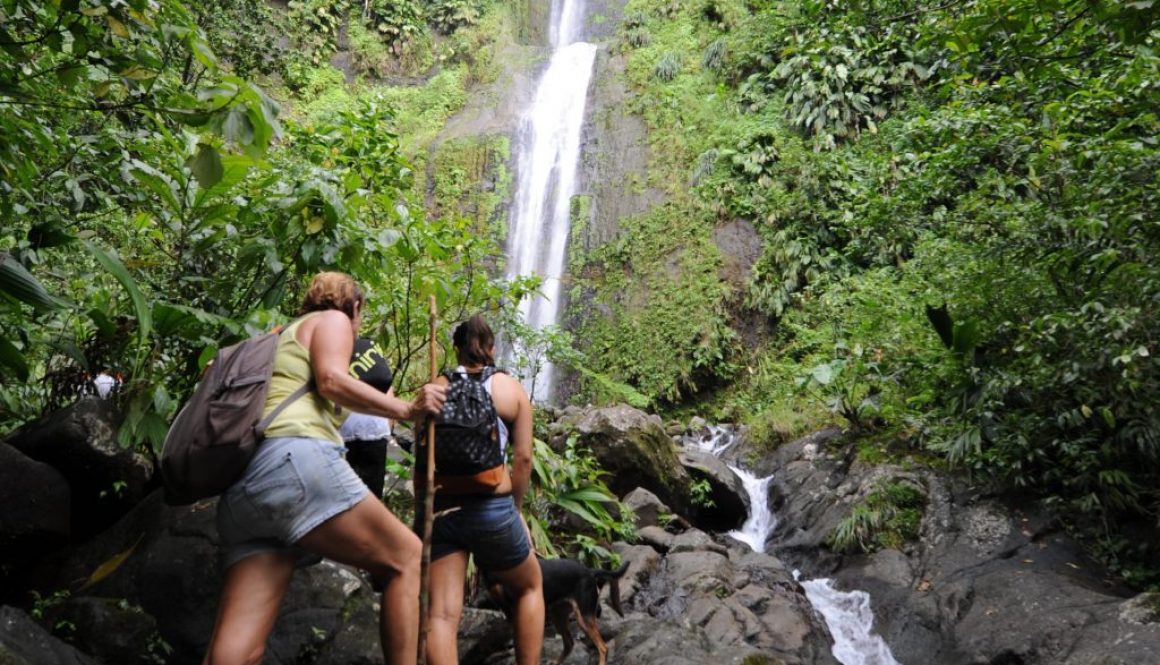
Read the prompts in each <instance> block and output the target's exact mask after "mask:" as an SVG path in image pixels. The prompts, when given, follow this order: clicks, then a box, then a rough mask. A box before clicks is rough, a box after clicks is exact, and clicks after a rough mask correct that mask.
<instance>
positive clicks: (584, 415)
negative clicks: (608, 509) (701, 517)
mask: <svg viewBox="0 0 1160 665" xmlns="http://www.w3.org/2000/svg"><path fill="white" fill-rule="evenodd" d="M566 418H567V419H570V420H569V422H570V424H572V425H573V426H574V427H575V431H576V432H577V433H578V434H579V437H580V439H579V441H580V443H581V444H582V445H585V446H587V447H588V448H589V449H590V450H592V452H593V454H595V456H596V458H597V460H599V462H600V466H602V467H603V468H605V469H608V470H609V471H611V475H610V476H609V477H608V478H607V482H608V486H609V489H611V490H612V491H613V492H614V493H615V494H616V495H617V496H623V495H625V494H626V493H628V492H630V491H632V490H634V489H636V488H637V487H643V488H645V489H647V490H649V491H651V492H653V493H654V494H656V495H657V496H658V497H660V499H661V501H663V502H665V503H666V504H668V505H669V506H671V507H673V509H675V510H676V511H677V512H679V513H682V514H683V513H685V512H686V511H687V509H688V507H689V482H690V480H689V474H688V472H686V471H685V468H684V467H683V466H681V461H680V458H679V457H678V456H677V446H676V445H675V444H674V443H673V440H672V437H670V436H669V435H668V434H665V428H664V424H663V423H662V422H661V419H660V418H659V417H657V416H655V415H649V414H646V413H645V412H643V411H639V410H637V409H634V408H632V407H630V406H623V405H621V406H613V407H607V408H602V409H591V410H587V411H581V412H580V413H578V414H573V415H570V416H566Z"/></svg>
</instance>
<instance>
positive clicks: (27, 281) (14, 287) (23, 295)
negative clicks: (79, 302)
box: [0, 252, 67, 309]
mask: <svg viewBox="0 0 1160 665" xmlns="http://www.w3.org/2000/svg"><path fill="white" fill-rule="evenodd" d="M0 293H6V294H8V295H9V296H11V297H13V298H15V299H16V300H18V301H20V302H23V303H27V304H29V305H32V306H33V307H36V308H38V309H59V308H61V307H64V306H65V305H66V304H67V303H66V302H65V301H63V300H61V299H60V298H56V297H54V296H52V295H50V294H49V293H48V290H47V289H46V288H44V284H41V282H40V280H38V279H36V277H34V276H33V275H32V273H30V272H28V269H26V268H25V267H24V266H23V265H21V264H20V262H19V261H17V260H16V258H15V257H13V256H12V255H11V254H9V253H8V252H0Z"/></svg>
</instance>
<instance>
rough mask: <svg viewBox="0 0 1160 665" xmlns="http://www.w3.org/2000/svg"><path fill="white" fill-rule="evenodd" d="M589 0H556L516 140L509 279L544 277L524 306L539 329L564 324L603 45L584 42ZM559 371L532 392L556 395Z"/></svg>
mask: <svg viewBox="0 0 1160 665" xmlns="http://www.w3.org/2000/svg"><path fill="white" fill-rule="evenodd" d="M583 12H584V0H553V2H552V19H551V20H552V24H551V31H550V34H551V44H552V57H551V60H550V61H549V63H548V68H547V69H546V70H545V71H544V73H543V74H542V75H541V77H540V80H539V83H538V84H537V86H536V94H535V98H534V99H533V101H532V105H531V107H529V108H528V109H527V111H526V112H525V113H524V116H523V119H522V120H521V124H520V129H519V132H518V134H517V138H516V146H515V151H516V155H517V162H516V163H517V182H516V194H515V202H514V204H513V206H512V213H511V219H510V223H509V230H508V247H507V271H506V275H507V277H508V278H509V279H510V278H513V277H516V276H517V275H533V274H534V275H539V276H540V278H541V279H542V280H543V281H542V284H541V287H540V291H541V294H542V295H540V296H537V297H535V298H531V299H528V300H525V301H523V302H522V303H520V314H521V315H522V317H523V319H524V321H525V322H526V323H528V324H529V325H530V326H531V327H532V328H535V329H537V330H538V329H540V328H543V327H544V326H548V325H555V324H556V323H557V322H558V319H559V314H560V309H561V307H560V306H561V300H562V298H563V289H562V288H561V280H562V278H563V275H564V262H565V256H566V251H567V247H568V235H569V230H570V226H571V219H570V212H571V202H572V195H573V194H575V192H576V173H577V166H578V163H579V161H580V129H581V127H582V125H583V124H584V109H585V105H586V102H587V97H588V83H589V81H590V80H591V78H592V64H593V62H594V61H595V59H596V46H595V45H593V44H588V43H585V42H582V41H580V38H581V33H582V28H583V18H584V17H583ZM553 373H554V372H553V368H552V365H551V363H544V364H543V365H541V367H540V369H539V373H538V374H537V375H536V376H534V377H529V379H528V381H527V383H528V387H529V389H530V390H531V392H532V397H533V398H534V399H536V400H539V401H543V400H546V399H549V398H550V397H551V393H552V383H553Z"/></svg>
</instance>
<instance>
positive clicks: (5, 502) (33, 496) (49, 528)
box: [0, 443, 70, 602]
mask: <svg viewBox="0 0 1160 665" xmlns="http://www.w3.org/2000/svg"><path fill="white" fill-rule="evenodd" d="M69 505H70V504H69V488H68V483H67V482H65V479H64V477H63V476H61V475H60V472H58V471H57V470H56V469H53V468H52V467H50V466H48V465H47V464H43V463H41V462H37V461H35V460H32V459H29V458H28V457H26V456H25V455H24V454H23V453H21V452H20V451H19V450H16V449H15V448H13V447H12V446H8V445H5V444H3V443H0V506H3V509H0V588H3V589H4V590H5V591H4V594H3V595H4V596H7V595H8V594H9V593H12V594H13V595H15V594H16V592H17V591H18V590H22V589H23V588H24V584H23V582H24V578H23V572H24V570H25V569H26V567H27V566H28V565H29V564H31V563H32V562H35V561H36V560H37V559H39V558H40V557H42V556H44V555H45V554H47V553H49V552H51V551H52V550H54V549H56V548H59V547H61V546H62V545H64V544H65V543H66V542H67V541H68V537H69ZM2 601H3V598H0V602H2Z"/></svg>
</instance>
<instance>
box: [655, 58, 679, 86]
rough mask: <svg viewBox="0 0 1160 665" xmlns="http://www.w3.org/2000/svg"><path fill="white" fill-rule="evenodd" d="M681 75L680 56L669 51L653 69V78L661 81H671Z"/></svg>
mask: <svg viewBox="0 0 1160 665" xmlns="http://www.w3.org/2000/svg"><path fill="white" fill-rule="evenodd" d="M680 73H681V56H680V55H678V54H676V53H673V52H672V51H669V52H668V53H665V54H664V55H662V56H661V59H660V60H659V61H657V64H656V67H654V68H653V76H655V77H656V78H657V79H659V80H661V81H665V82H668V81H672V80H673V79H675V78H677V74H680Z"/></svg>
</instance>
